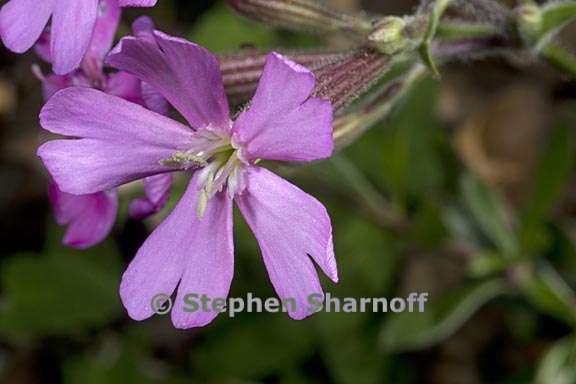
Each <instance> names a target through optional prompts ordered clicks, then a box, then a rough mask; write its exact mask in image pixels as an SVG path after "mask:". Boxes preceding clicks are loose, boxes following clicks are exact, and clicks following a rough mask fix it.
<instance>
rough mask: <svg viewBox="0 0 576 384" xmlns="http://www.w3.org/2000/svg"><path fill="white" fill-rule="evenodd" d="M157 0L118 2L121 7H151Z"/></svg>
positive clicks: (124, 0)
mask: <svg viewBox="0 0 576 384" xmlns="http://www.w3.org/2000/svg"><path fill="white" fill-rule="evenodd" d="M157 2H158V0H119V3H120V6H121V7H153V6H155V5H156V3H157Z"/></svg>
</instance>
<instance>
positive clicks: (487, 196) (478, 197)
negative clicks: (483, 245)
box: [461, 174, 518, 257]
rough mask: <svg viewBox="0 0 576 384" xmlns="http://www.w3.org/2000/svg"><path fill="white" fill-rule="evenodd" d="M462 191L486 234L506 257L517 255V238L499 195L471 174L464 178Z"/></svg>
mask: <svg viewBox="0 0 576 384" xmlns="http://www.w3.org/2000/svg"><path fill="white" fill-rule="evenodd" d="M461 189H462V193H463V196H464V200H465V203H466V206H467V207H468V209H469V210H470V212H471V213H472V215H473V216H474V219H475V220H476V222H477V223H478V225H479V226H480V228H481V229H482V230H483V232H484V234H485V235H486V236H487V237H488V238H489V239H490V240H491V241H492V242H493V243H494V244H495V245H496V246H497V247H498V249H499V250H500V251H501V252H502V253H503V254H504V255H506V256H508V257H514V256H515V255H517V253H518V245H517V240H516V236H515V234H514V232H513V230H512V228H511V227H510V224H509V222H508V219H507V217H506V214H505V212H506V207H505V204H504V202H503V200H502V199H501V198H500V196H499V195H498V193H497V192H496V191H494V190H493V189H491V188H490V187H489V186H488V185H486V184H484V183H482V182H481V181H480V180H479V179H477V178H476V177H474V176H472V175H470V174H467V175H465V176H464V177H463V178H462V180H461Z"/></svg>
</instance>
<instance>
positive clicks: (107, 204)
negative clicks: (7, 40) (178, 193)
mask: <svg viewBox="0 0 576 384" xmlns="http://www.w3.org/2000/svg"><path fill="white" fill-rule="evenodd" d="M102 5H105V6H103V8H102V12H101V13H100V14H99V15H98V18H97V21H96V27H95V28H94V34H93V35H92V40H91V41H90V45H89V48H88V52H87V53H86V56H84V59H83V60H82V63H81V64H80V67H79V68H78V69H76V70H74V71H72V72H70V73H69V74H67V75H56V74H48V75H44V74H42V73H41V72H40V69H39V67H35V72H36V75H37V77H38V78H39V79H40V80H41V81H42V88H43V90H44V98H45V99H46V100H48V99H49V98H50V97H52V95H54V94H55V93H56V92H58V91H59V90H62V89H65V88H68V87H72V86H81V87H87V88H95V89H100V90H102V91H103V92H106V93H108V94H110V95H115V96H118V97H121V98H123V99H125V100H128V101H131V102H134V103H138V104H141V105H144V106H146V107H147V108H149V109H152V110H154V111H156V112H158V113H162V114H166V113H167V112H168V106H167V103H166V101H165V100H164V98H162V97H161V96H159V95H157V94H156V93H155V92H154V91H153V90H152V89H151V88H150V86H148V85H146V84H142V82H141V81H140V79H138V78H137V77H135V76H133V75H130V74H128V73H126V72H121V71H105V70H104V59H105V58H106V55H107V54H108V53H109V51H110V49H111V48H112V44H113V42H114V36H115V35H116V30H117V28H118V23H119V21H120V13H121V12H120V7H119V6H118V4H117V1H116V0H103V1H102ZM134 29H135V31H136V32H137V33H138V34H140V35H150V36H152V31H153V24H152V22H151V21H150V20H149V19H147V18H141V19H139V20H138V21H137V22H136V23H135V28H134ZM49 41H50V34H49V32H45V33H44V34H43V36H42V38H41V39H40V41H39V42H38V44H37V45H36V51H37V52H38V54H39V55H40V56H41V57H42V58H43V59H44V60H45V61H48V62H50V61H51V57H50V50H49ZM171 186H172V176H171V175H170V174H162V175H156V176H151V177H147V178H146V179H144V191H145V195H144V196H143V197H139V198H137V199H135V200H134V201H132V203H131V204H130V210H129V213H130V216H132V217H133V218H136V219H143V218H145V217H147V216H149V215H152V214H154V213H156V212H158V211H160V210H161V209H162V208H163V207H164V206H165V204H166V202H167V200H168V197H169V193H170V188H171ZM49 196H50V202H51V204H52V207H53V210H54V215H55V218H56V221H57V222H58V224H60V225H66V226H67V229H66V234H65V235H64V239H63V243H64V245H66V246H68V247H72V248H79V249H85V248H89V247H92V246H94V245H97V244H99V243H100V242H102V241H103V240H104V239H106V237H108V235H109V234H110V231H111V230H112V228H113V226H114V223H115V221H116V217H117V214H118V196H117V193H116V190H115V189H111V190H108V191H102V192H96V193H91V194H83V195H74V194H70V193H66V192H62V191H61V190H60V189H59V188H58V186H57V185H56V184H55V183H54V182H51V183H50V185H49Z"/></svg>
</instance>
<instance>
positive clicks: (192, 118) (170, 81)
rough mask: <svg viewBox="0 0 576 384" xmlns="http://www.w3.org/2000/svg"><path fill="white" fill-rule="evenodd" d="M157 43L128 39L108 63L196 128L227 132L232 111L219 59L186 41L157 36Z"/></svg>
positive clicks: (125, 39) (148, 40) (110, 57)
mask: <svg viewBox="0 0 576 384" xmlns="http://www.w3.org/2000/svg"><path fill="white" fill-rule="evenodd" d="M154 37H155V41H154V42H153V41H150V39H148V38H134V37H127V38H124V39H122V41H121V42H120V45H119V46H118V47H116V48H115V49H114V51H113V52H112V53H111V54H110V56H109V57H108V63H109V64H110V65H112V66H113V67H116V68H117V69H119V70H122V71H125V72H129V73H132V74H134V75H135V76H137V77H138V78H139V79H140V80H142V81H143V82H146V83H148V84H150V85H151V86H152V87H154V88H155V89H156V90H157V91H158V92H159V93H160V94H162V96H164V97H165V98H166V99H167V100H168V101H169V102H170V104H172V105H173V106H174V108H176V109H177V110H178V111H179V112H180V113H181V114H182V115H183V116H184V117H185V118H186V120H188V122H189V123H190V125H191V126H192V127H194V128H197V129H198V128H207V127H210V128H211V129H215V130H220V131H228V130H229V129H230V119H229V107H228V101H227V99H226V95H225V92H224V85H223V83H222V75H221V73H220V66H219V64H218V60H217V58H216V57H215V56H214V55H213V54H211V53H210V52H208V51H207V50H206V49H205V48H203V47H200V46H198V45H196V44H193V43H191V42H189V41H186V40H184V39H178V38H175V37H170V36H168V35H165V34H163V33H161V32H154Z"/></svg>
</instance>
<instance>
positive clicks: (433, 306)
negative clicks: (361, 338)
mask: <svg viewBox="0 0 576 384" xmlns="http://www.w3.org/2000/svg"><path fill="white" fill-rule="evenodd" d="M505 292H506V284H505V283H504V282H503V281H502V280H500V279H497V280H487V281H484V282H480V283H475V284H472V285H469V286H467V287H465V288H462V289H459V290H456V291H453V292H450V293H448V294H447V295H445V296H442V297H439V298H437V299H434V300H432V301H431V302H430V303H429V304H427V305H426V308H425V311H424V312H417V313H416V312H415V313H409V312H404V313H399V314H394V315H391V316H390V317H389V318H388V320H387V321H386V322H385V323H384V326H383V328H382V331H381V333H380V343H381V346H382V347H383V348H384V350H386V351H389V352H401V351H410V350H419V349H423V348H428V347H430V346H432V345H435V344H437V343H440V342H441V341H443V340H445V339H446V338H448V337H449V336H451V335H452V334H453V333H454V332H456V331H457V330H458V329H459V328H460V327H461V326H462V324H464V323H465V322H466V321H467V320H468V319H469V318H470V317H472V315H473V314H474V313H475V312H476V311H477V310H478V309H479V308H480V307H482V306H483V305H484V304H486V303H487V302H489V301H490V300H492V299H494V298H496V297H497V296H499V295H501V294H503V293H505Z"/></svg>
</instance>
